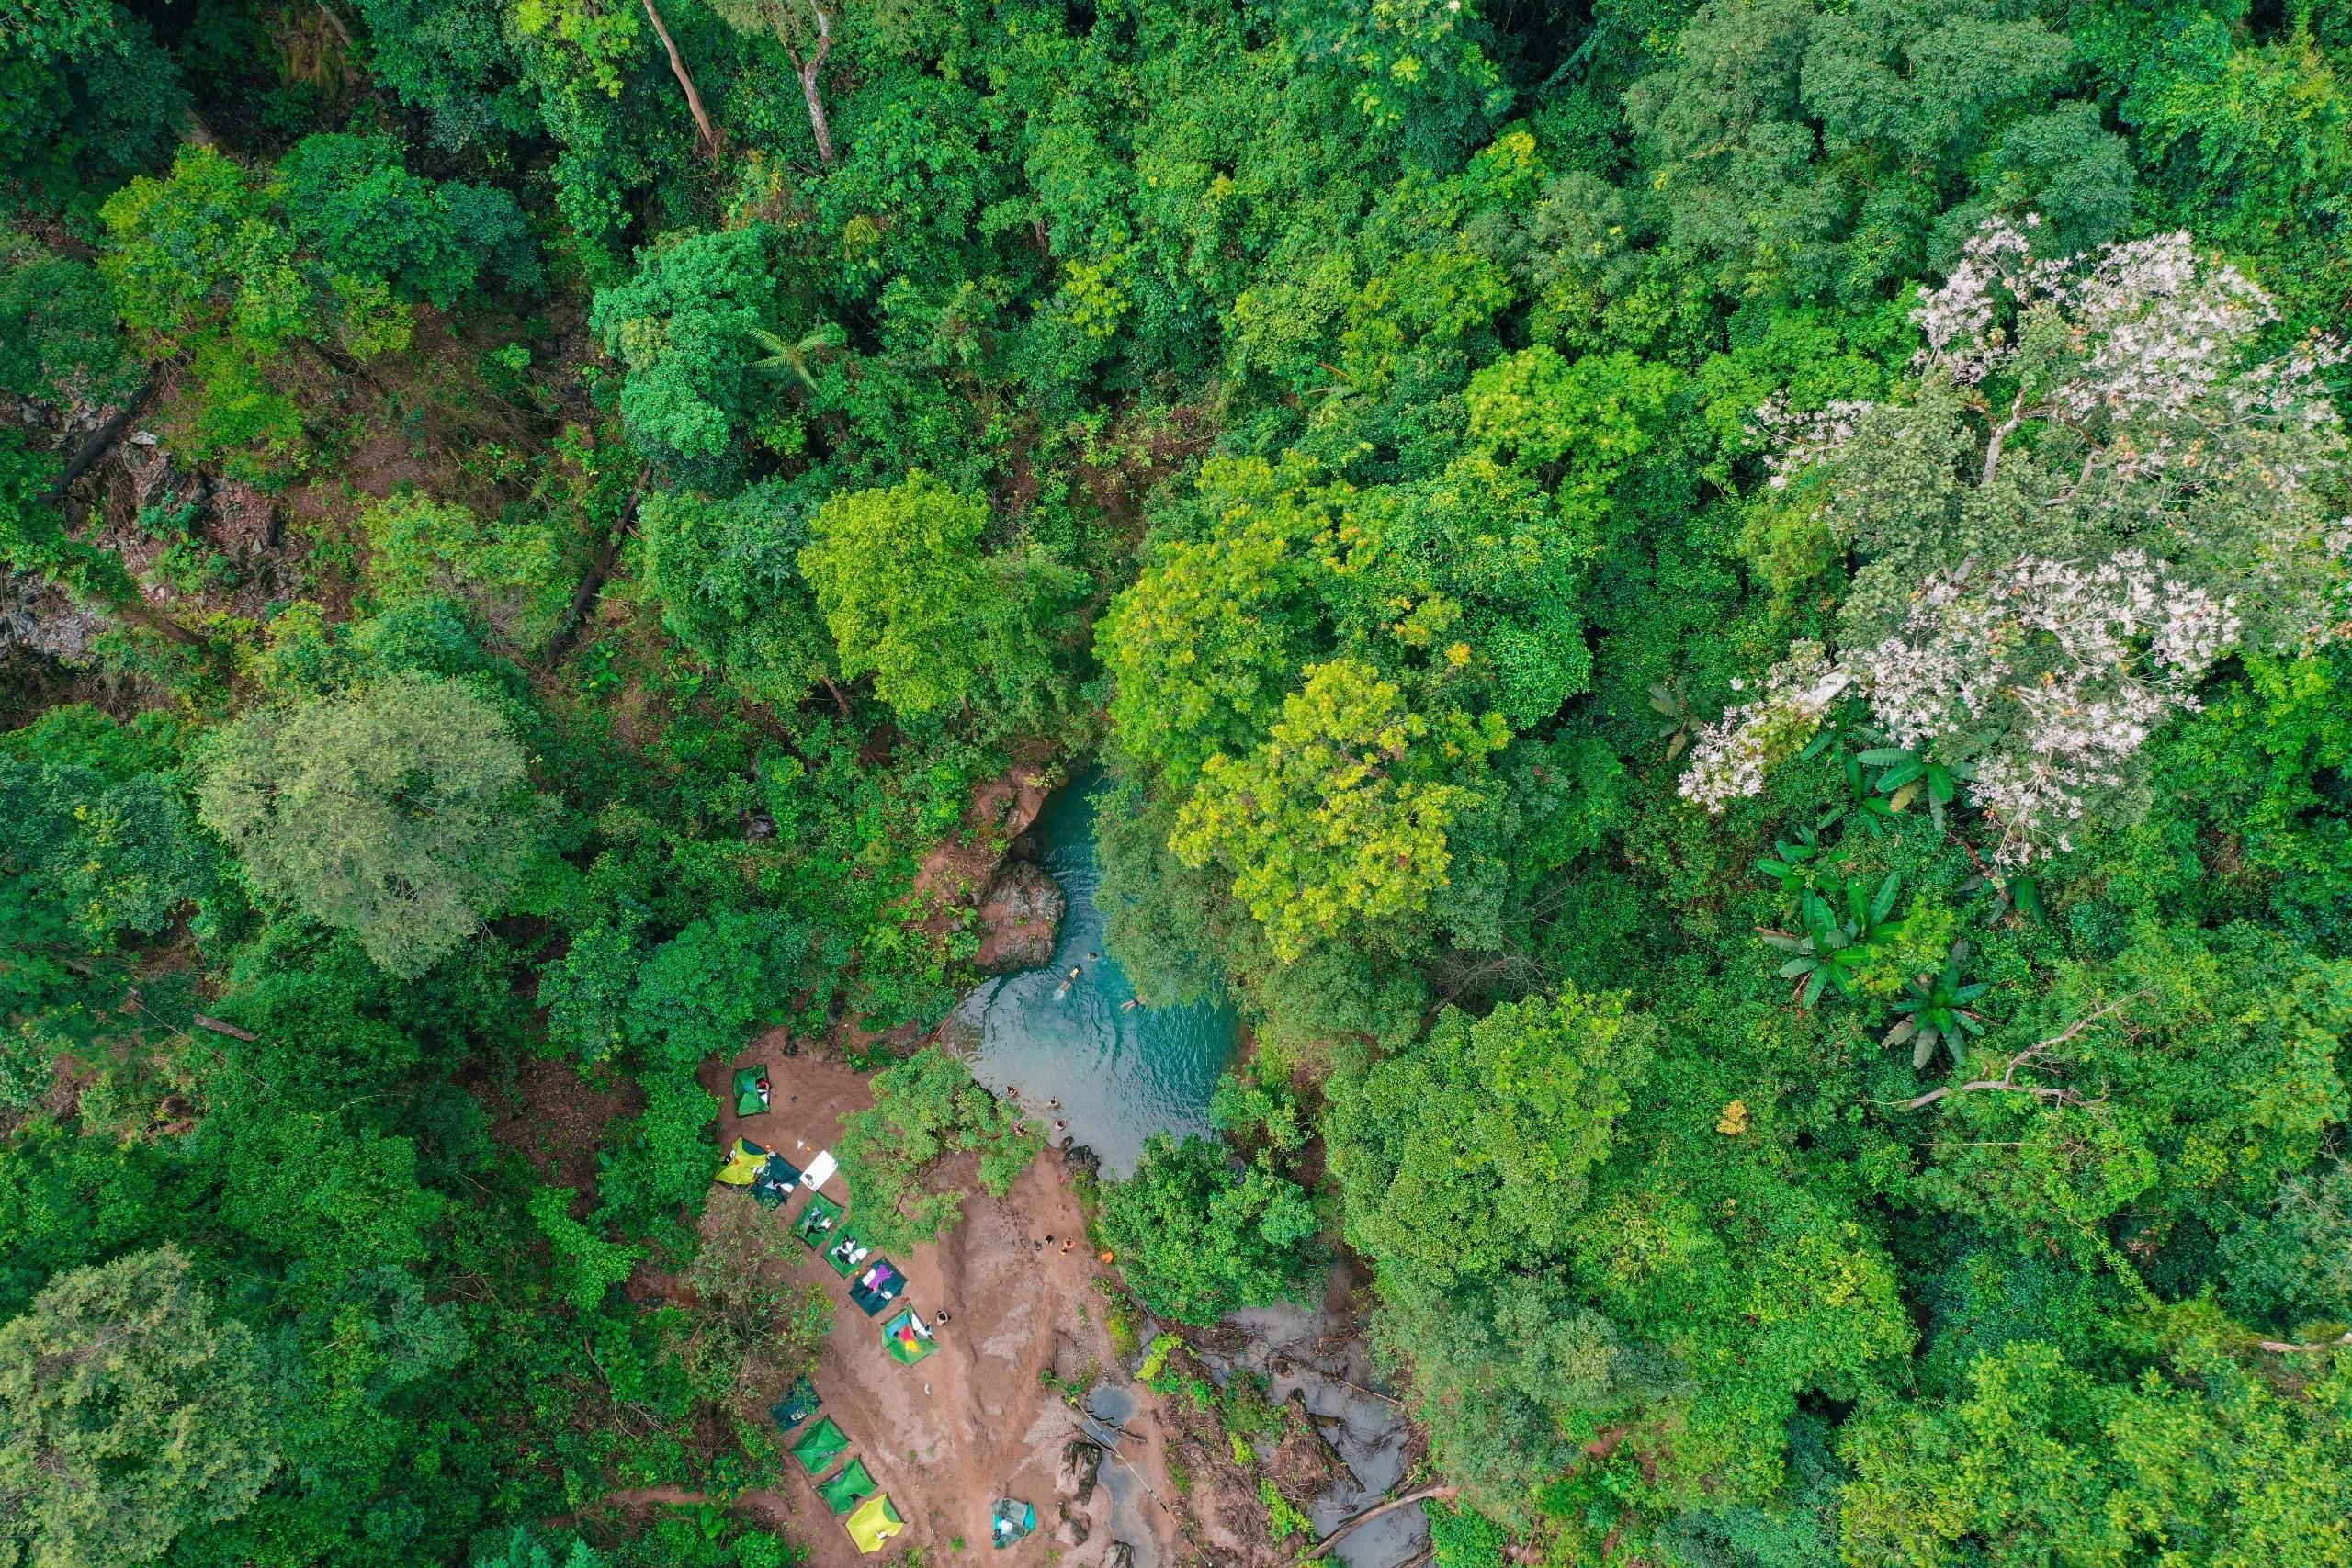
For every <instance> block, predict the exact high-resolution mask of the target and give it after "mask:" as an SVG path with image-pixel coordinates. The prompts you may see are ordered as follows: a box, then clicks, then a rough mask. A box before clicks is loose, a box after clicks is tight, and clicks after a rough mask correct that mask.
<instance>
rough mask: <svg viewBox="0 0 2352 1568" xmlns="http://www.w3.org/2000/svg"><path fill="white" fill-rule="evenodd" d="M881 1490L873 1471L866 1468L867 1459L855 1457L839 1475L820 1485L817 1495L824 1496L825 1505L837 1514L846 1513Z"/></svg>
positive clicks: (844, 1466)
mask: <svg viewBox="0 0 2352 1568" xmlns="http://www.w3.org/2000/svg"><path fill="white" fill-rule="evenodd" d="M881 1490H882V1488H881V1487H880V1486H879V1485H877V1484H876V1483H875V1480H874V1476H873V1473H872V1472H869V1471H868V1470H867V1469H866V1468H865V1461H864V1460H862V1459H854V1460H852V1461H849V1462H848V1463H847V1464H845V1465H843V1466H842V1472H841V1473H840V1474H839V1475H836V1476H834V1477H833V1478H832V1479H831V1481H828V1482H826V1483H824V1484H823V1485H822V1486H820V1487H818V1488H817V1495H818V1496H820V1497H822V1498H823V1499H824V1500H825V1506H827V1507H828V1508H831V1510H832V1511H833V1512H835V1513H836V1514H846V1513H848V1512H849V1511H850V1510H851V1509H852V1508H854V1507H856V1506H858V1505H859V1504H860V1503H863V1502H865V1500H866V1499H867V1498H868V1497H871V1496H873V1495H875V1494H876V1492H879V1491H881Z"/></svg>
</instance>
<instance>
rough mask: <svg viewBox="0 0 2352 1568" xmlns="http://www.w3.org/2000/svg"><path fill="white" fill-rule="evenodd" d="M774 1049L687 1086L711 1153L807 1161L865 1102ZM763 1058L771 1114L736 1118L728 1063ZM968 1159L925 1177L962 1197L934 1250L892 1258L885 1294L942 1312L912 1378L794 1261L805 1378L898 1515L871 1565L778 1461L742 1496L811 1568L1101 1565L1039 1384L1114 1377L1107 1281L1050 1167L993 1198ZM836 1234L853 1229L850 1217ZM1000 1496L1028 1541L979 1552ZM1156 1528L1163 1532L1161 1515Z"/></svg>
mask: <svg viewBox="0 0 2352 1568" xmlns="http://www.w3.org/2000/svg"><path fill="white" fill-rule="evenodd" d="M784 1045H785V1043H784V1042H783V1041H782V1040H781V1039H771V1040H768V1041H766V1042H763V1043H755V1044H754V1045H753V1046H752V1048H750V1049H748V1050H746V1051H745V1052H743V1053H742V1054H741V1055H740V1056H738V1057H737V1058H736V1060H735V1062H734V1063H732V1064H730V1065H729V1066H727V1067H722V1066H720V1065H719V1064H718V1063H716V1062H712V1063H708V1064H706V1066H705V1069H704V1073H703V1082H704V1085H705V1087H706V1088H708V1089H710V1090H711V1091H712V1092H713V1093H714V1094H717V1095H718V1096H719V1098H720V1101H721V1105H720V1119H719V1127H718V1138H719V1145H720V1146H721V1147H725V1146H728V1145H731V1144H732V1143H733V1141H734V1140H735V1138H736V1137H737V1136H738V1135H739V1134H740V1135H741V1136H744V1137H748V1138H750V1139H752V1141H753V1142H755V1143H760V1144H764V1145H767V1146H768V1147H770V1148H773V1149H776V1150H778V1151H779V1152H780V1153H782V1154H783V1155H784V1156H785V1157H786V1158H787V1159H789V1160H791V1161H792V1162H793V1163H794V1164H795V1165H806V1164H807V1162H808V1160H809V1157H810V1156H813V1155H814V1154H815V1153H816V1152H817V1150H819V1149H820V1148H830V1147H831V1146H832V1145H834V1144H835V1143H837V1142H838V1141H839V1138H840V1134H841V1120H842V1116H843V1115H844V1114H845V1113H847V1112H850V1111H859V1110H863V1109H865V1107H867V1106H869V1105H871V1104H872V1103H873V1097H872V1095H871V1094H870V1093H869V1092H868V1090H867V1088H866V1083H865V1079H864V1078H863V1077H860V1076H859V1075H858V1074H856V1073H854V1072H853V1071H851V1070H850V1069H849V1068H848V1067H847V1066H842V1064H840V1063H837V1062H830V1061H809V1060H807V1059H804V1058H801V1057H797V1056H787V1055H785V1050H784ZM761 1064H763V1065H765V1066H767V1068H768V1069H769V1078H770V1082H771V1084H772V1086H773V1094H772V1097H771V1099H772V1106H773V1109H771V1110H770V1111H768V1112H767V1113H766V1114H765V1115H762V1116H750V1117H743V1118H740V1119H739V1118H738V1117H736V1115H735V1114H734V1107H733V1100H732V1096H731V1095H729V1094H728V1093H726V1092H725V1091H726V1090H727V1089H728V1088H729V1079H730V1077H731V1073H730V1071H729V1068H730V1067H731V1066H753V1065H761ZM973 1163H974V1162H973V1161H972V1158H971V1156H963V1157H962V1159H961V1160H960V1161H956V1160H952V1161H949V1162H947V1163H946V1164H945V1166H944V1167H943V1168H942V1170H941V1171H940V1173H939V1174H940V1176H941V1177H942V1178H943V1179H945V1180H948V1181H950V1182H953V1183H955V1184H956V1185H967V1186H969V1187H971V1189H972V1195H971V1197H970V1198H969V1199H968V1200H967V1201H966V1203H965V1206H964V1218H963V1221H962V1223H961V1224H957V1225H956V1227H955V1228H954V1229H953V1230H951V1231H950V1232H949V1233H948V1235H946V1237H945V1238H944V1240H943V1241H941V1242H940V1243H939V1244H937V1245H935V1246H930V1247H916V1248H914V1249H913V1250H912V1251H911V1252H906V1253H893V1254H891V1255H890V1258H891V1261H893V1262H895V1263H896V1264H897V1265H898V1266H899V1269H902V1270H904V1272H905V1273H906V1275H907V1279H908V1286H907V1290H906V1292H905V1293H904V1295H903V1296H902V1297H901V1298H900V1300H901V1301H902V1302H903V1303H908V1304H911V1305H912V1306H914V1307H915V1309H916V1310H917V1311H918V1312H920V1313H921V1314H922V1315H923V1317H924V1318H925V1319H926V1320H927V1321H934V1322H935V1321H936V1319H937V1318H938V1316H939V1314H940V1313H941V1312H942V1311H943V1310H944V1311H945V1312H946V1313H947V1314H948V1322H947V1323H946V1324H945V1325H944V1326H942V1327H940V1328H939V1330H938V1342H939V1346H940V1349H939V1352H938V1353H937V1354H935V1355H933V1356H930V1357H927V1358H925V1359H923V1360H922V1362H920V1363H918V1364H917V1365H915V1366H911V1367H904V1366H900V1365H899V1363H898V1362H896V1361H894V1360H892V1359H890V1358H889V1357H888V1355H887V1354H885V1353H884V1350H883V1339H882V1324H883V1323H884V1322H886V1321H888V1318H889V1316H890V1315H891V1314H892V1313H894V1312H895V1311H896V1310H897V1309H896V1306H895V1305H894V1306H893V1307H891V1308H887V1309H885V1311H884V1312H883V1314H881V1316H880V1317H878V1318H869V1317H867V1316H866V1315H865V1313H864V1312H862V1311H860V1310H859V1309H858V1308H857V1307H856V1306H854V1304H852V1303H851V1302H850V1300H849V1292H848V1289H847V1283H846V1281H844V1280H841V1279H840V1278H838V1277H837V1276H836V1275H835V1274H834V1273H833V1271H832V1270H831V1269H830V1268H828V1267H826V1265H825V1263H824V1261H823V1259H822V1258H820V1257H819V1256H818V1255H816V1254H815V1253H809V1254H808V1255H807V1259H806V1261H805V1262H802V1263H800V1264H798V1265H797V1267H798V1268H799V1269H801V1271H802V1273H803V1277H805V1278H807V1279H809V1280H818V1281H820V1282H821V1283H822V1284H823V1285H824V1286H825V1288H826V1292H827V1294H828V1295H830V1296H831V1298H832V1300H833V1302H834V1303H835V1308H836V1315H835V1318H834V1325H833V1331H832V1334H831V1337H829V1338H828V1339H827V1341H826V1344H825V1347H824V1349H823V1351H822V1353H821V1354H820V1359H819V1361H818V1366H817V1371H816V1372H815V1373H814V1374H813V1377H812V1381H813V1382H815V1384H816V1387H817V1392H818V1393H819V1394H820V1395H821V1396H822V1397H823V1399H824V1402H825V1405H824V1413H825V1414H826V1415H829V1416H831V1417H832V1418H833V1419H834V1420H835V1421H836V1422H838V1423H839V1424H840V1425H841V1427H842V1430H843V1431H844V1432H846V1433H847V1434H848V1436H849V1438H850V1441H851V1444H852V1451H854V1452H855V1453H857V1454H858V1455H860V1456H862V1457H863V1458H864V1459H865V1463H866V1467H867V1468H868V1469H869V1470H871V1471H872V1472H874V1476H875V1479H876V1480H877V1481H878V1482H880V1483H881V1484H882V1487H883V1489H884V1490H885V1491H886V1492H888V1494H889V1495H890V1499H891V1502H892V1503H893V1504H894V1505H896V1506H897V1508H898V1510H899V1513H900V1514H901V1515H903V1516H904V1517H906V1520H907V1529H906V1530H905V1531H904V1532H902V1533H901V1534H900V1535H899V1537H898V1538H897V1539H896V1540H893V1541H892V1542H891V1543H890V1544H889V1545H888V1546H887V1547H886V1548H884V1550H883V1551H882V1552H881V1553H880V1554H878V1555H877V1556H876V1557H875V1558H861V1557H860V1555H859V1554H858V1551H857V1549H856V1547H855V1546H854V1544H853V1543H852V1542H851V1540H850V1538H849V1534H848V1532H847V1531H846V1530H844V1529H842V1527H841V1525H840V1523H839V1522H838V1521H836V1520H835V1519H834V1518H833V1516H832V1515H831V1513H830V1511H828V1510H827V1508H826V1506H825V1505H824V1503H823V1502H822V1500H821V1499H820V1498H819V1497H818V1496H817V1495H816V1489H815V1486H814V1484H813V1483H812V1482H811V1480H810V1478H809V1476H807V1475H805V1474H804V1473H802V1472H801V1470H800V1467H799V1466H798V1465H797V1463H795V1462H793V1461H788V1460H787V1461H786V1467H785V1468H786V1479H785V1482H784V1484H783V1486H782V1487H780V1488H778V1489H776V1490H775V1492H772V1493H767V1494H756V1493H755V1494H753V1495H751V1496H749V1497H747V1498H746V1499H745V1500H744V1501H745V1502H746V1503H747V1504H748V1505H749V1506H751V1507H752V1508H753V1509H754V1510H755V1511H758V1512H760V1513H763V1514H765V1515H767V1516H768V1517H771V1518H775V1517H779V1516H781V1517H783V1518H784V1519H785V1520H786V1521H788V1523H787V1525H786V1528H787V1529H788V1530H789V1531H790V1533H791V1534H792V1536H793V1537H794V1539H796V1540H801V1541H804V1542H806V1543H807V1545H808V1546H809V1563H810V1568H848V1565H850V1564H852V1563H862V1562H885V1561H890V1560H894V1559H896V1558H898V1557H900V1556H902V1555H903V1554H904V1553H905V1551H906V1549H907V1548H909V1547H916V1546H919V1547H922V1549H924V1551H925V1553H926V1555H927V1556H928V1557H929V1559H930V1561H931V1562H933V1563H944V1562H962V1563H965V1564H967V1568H979V1565H981V1564H983V1563H985V1564H987V1565H988V1568H1044V1565H1045V1564H1046V1563H1047V1562H1057V1563H1064V1564H1072V1565H1080V1568H1082V1565H1087V1564H1095V1563H1101V1562H1103V1561H1104V1560H1105V1557H1106V1555H1107V1553H1108V1549H1109V1547H1110V1544H1111V1540H1112V1531H1111V1529H1110V1528H1109V1525H1110V1522H1111V1498H1110V1496H1109V1489H1108V1488H1107V1487H1097V1488H1096V1489H1095V1490H1094V1494H1093V1495H1092V1497H1091V1498H1090V1499H1089V1500H1088V1501H1087V1502H1086V1503H1085V1504H1084V1505H1082V1506H1081V1505H1079V1504H1077V1503H1076V1502H1075V1500H1074V1499H1070V1498H1069V1494H1068V1493H1066V1492H1065V1491H1063V1490H1062V1489H1061V1488H1060V1487H1058V1486H1057V1479H1056V1472H1057V1470H1058V1469H1059V1468H1060V1466H1061V1462H1062V1457H1063V1450H1064V1449H1065V1448H1066V1446H1067V1445H1068V1444H1069V1441H1070V1439H1071V1438H1073V1437H1075V1436H1077V1416H1076V1415H1075V1413H1074V1412H1072V1411H1071V1410H1070V1408H1069V1406H1068V1405H1067V1404H1065V1403H1064V1402H1063V1400H1062V1398H1061V1397H1060V1395H1059V1394H1058V1393H1056V1392H1055V1390H1054V1389H1053V1388H1051V1387H1049V1386H1048V1385H1047V1384H1046V1382H1045V1381H1044V1378H1043V1374H1045V1373H1047V1372H1052V1373H1053V1374H1054V1375H1055V1376H1056V1377H1057V1378H1058V1379H1063V1380H1068V1381H1069V1382H1073V1383H1076V1384H1077V1385H1079V1386H1081V1387H1083V1386H1085V1385H1087V1384H1091V1382H1094V1380H1095V1376H1096V1375H1097V1374H1098V1373H1100V1372H1103V1371H1106V1370H1109V1371H1112V1373H1113V1375H1114V1376H1115V1375H1117V1374H1116V1371H1115V1369H1114V1360H1115V1357H1114V1352H1113V1349H1112V1346H1111V1341H1110V1337H1109V1335H1108V1333H1107V1332H1106V1331H1105V1330H1104V1328H1103V1304H1104V1301H1105V1298H1104V1296H1103V1292H1102V1291H1101V1290H1100V1289H1099V1288H1098V1287H1097V1285H1096V1283H1095V1280H1096V1277H1097V1276H1098V1275H1103V1276H1105V1277H1107V1276H1108V1275H1109V1274H1110V1270H1109V1269H1104V1268H1103V1266H1102V1265H1101V1264H1099V1263H1098V1262H1097V1261H1096V1259H1095V1258H1094V1256H1093V1255H1092V1254H1091V1252H1089V1251H1088V1250H1087V1248H1086V1247H1085V1243H1084V1236H1083V1234H1082V1219H1081V1216H1080V1210H1079V1205H1078V1201H1077V1198H1076V1196H1075V1193H1074V1192H1073V1190H1072V1188H1071V1185H1070V1181H1069V1176H1068V1174H1067V1173H1066V1171H1065V1168H1063V1167H1062V1166H1061V1164H1060V1163H1059V1161H1058V1158H1057V1156H1054V1155H1052V1154H1047V1155H1046V1156H1044V1157H1042V1158H1040V1159H1039V1160H1038V1161H1037V1162H1036V1163H1035V1164H1033V1165H1032V1166H1031V1167H1030V1168H1028V1169H1027V1170H1026V1171H1024V1172H1023V1173H1022V1175H1021V1178H1020V1179H1019V1180H1017V1181H1016V1182H1015V1183H1014V1184H1013V1187H1012V1191H1011V1192H1010V1193H1009V1194H1007V1196H1006V1197H1004V1198H1003V1199H1001V1200H999V1199H994V1198H990V1197H989V1195H988V1194H987V1193H985V1192H983V1191H980V1190H978V1185H977V1182H975V1181H974V1180H973V1170H972V1165H973ZM959 1166H960V1168H959ZM825 1194H826V1196H828V1197H830V1198H831V1199H833V1200H834V1201H841V1202H846V1201H847V1200H848V1187H847V1183H846V1182H844V1181H843V1180H842V1179H841V1178H839V1177H835V1178H834V1179H832V1180H831V1182H829V1183H828V1184H827V1185H826V1188H825ZM803 1201H804V1200H803V1199H802V1198H800V1197H799V1196H798V1195H797V1194H796V1195H795V1196H794V1197H793V1198H792V1199H791V1200H789V1201H786V1203H785V1204H784V1205H783V1206H782V1207H780V1208H779V1209H777V1210H776V1211H775V1223H776V1224H778V1225H780V1226H781V1225H787V1224H790V1223H791V1222H792V1221H793V1220H795V1219H797V1217H798V1215H799V1213H800V1209H801V1206H802V1203H803ZM845 1223H846V1224H847V1226H848V1228H849V1229H850V1230H851V1231H852V1232H853V1233H854V1231H855V1230H856V1228H857V1211H856V1209H855V1208H854V1206H853V1207H852V1208H851V1209H850V1212H849V1214H848V1217H847V1220H846V1222H845ZM1048 1235H1051V1236H1052V1237H1053V1238H1054V1240H1053V1242H1052V1244H1051V1245H1047V1244H1046V1236H1048ZM1073 1235H1075V1236H1078V1237H1079V1239H1080V1245H1079V1246H1078V1247H1075V1248H1073V1249H1071V1250H1070V1251H1069V1252H1067V1253H1065V1252H1063V1251H1062V1250H1061V1243H1062V1241H1063V1239H1064V1238H1066V1237H1069V1236H1073ZM1106 1468H1107V1467H1106ZM1000 1496H1010V1497H1017V1498H1019V1499H1021V1500H1022V1501H1023V1502H1026V1503H1029V1504H1031V1505H1033V1506H1035V1508H1036V1510H1037V1515H1038V1529H1037V1533H1036V1534H1035V1535H1033V1536H1031V1537H1030V1538H1028V1539H1027V1540H1023V1541H1021V1542H1019V1543H1018V1544H1016V1545H1014V1546H1012V1547H1009V1548H1007V1549H1005V1550H1003V1551H995V1550H992V1549H991V1548H990V1547H989V1544H988V1542H989V1509H990V1506H992V1504H993V1503H994V1501H995V1499H996V1498H998V1497H1000ZM1066 1500H1068V1501H1070V1503H1071V1509H1070V1511H1071V1512H1072V1513H1074V1514H1076V1515H1078V1516H1079V1517H1080V1519H1081V1520H1082V1521H1083V1522H1084V1525H1085V1530H1084V1533H1085V1536H1086V1540H1085V1541H1084V1543H1083V1544H1082V1545H1080V1544H1075V1543H1074V1542H1073V1540H1072V1538H1073V1537H1074V1536H1076V1535H1077V1534H1078V1533H1080V1532H1079V1531H1078V1529H1075V1528H1074V1527H1065V1528H1063V1529H1061V1530H1060V1537H1061V1539H1059V1540H1057V1539H1056V1536H1057V1524H1058V1523H1059V1520H1060V1513H1059V1507H1058V1506H1059V1505H1060V1504H1062V1503H1063V1502H1065V1501H1066ZM779 1505H780V1506H779ZM1160 1528H1161V1529H1163V1530H1166V1531H1167V1533H1168V1534H1169V1535H1170V1538H1171V1539H1172V1536H1173V1531H1172V1530H1169V1529H1167V1526H1166V1521H1165V1519H1164V1518H1163V1519H1162V1521H1161V1526H1160ZM959 1538H960V1540H962V1542H963V1547H962V1550H960V1551H959V1550H957V1548H956V1541H957V1540H958V1539H959ZM1159 1544H1160V1543H1159V1542H1154V1541H1143V1542H1136V1546H1137V1548H1138V1551H1137V1556H1138V1557H1139V1558H1141V1559H1143V1560H1144V1561H1146V1562H1159V1561H1165V1560H1166V1558H1165V1556H1164V1554H1163V1552H1162V1551H1159V1550H1155V1548H1157V1547H1158V1546H1159Z"/></svg>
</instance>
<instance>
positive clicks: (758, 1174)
mask: <svg viewBox="0 0 2352 1568" xmlns="http://www.w3.org/2000/svg"><path fill="white" fill-rule="evenodd" d="M799 1185H800V1168H799V1167H798V1166H797V1165H795V1164H793V1163H792V1162H791V1161H790V1160H788V1159H786V1158H785V1157H784V1156H782V1155H770V1156H768V1157H767V1158H766V1159H764V1160H763V1161H762V1162H761V1163H760V1168H759V1169H758V1170H756V1171H753V1172H752V1199H753V1201H756V1202H757V1203H758V1204H759V1205H760V1207H761V1208H763V1209H773V1208H775V1206H776V1205H777V1204H779V1203H782V1202H783V1201H785V1200H786V1198H789V1197H791V1196H792V1194H793V1191H794V1190H795V1189H797V1187H799Z"/></svg>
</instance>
